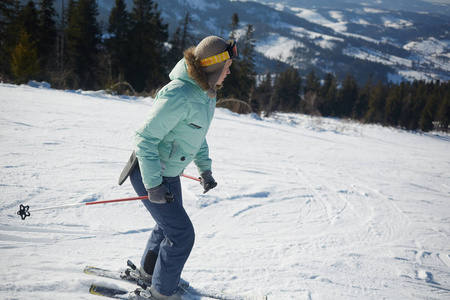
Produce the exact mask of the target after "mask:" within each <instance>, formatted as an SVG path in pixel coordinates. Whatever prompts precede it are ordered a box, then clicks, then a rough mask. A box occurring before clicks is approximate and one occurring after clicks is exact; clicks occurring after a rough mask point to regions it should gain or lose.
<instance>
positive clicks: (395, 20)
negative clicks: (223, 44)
mask: <svg viewBox="0 0 450 300" xmlns="http://www.w3.org/2000/svg"><path fill="white" fill-rule="evenodd" d="M60 1H61V0H60ZM155 2H156V3H158V7H159V9H160V10H161V12H162V17H163V20H164V22H166V23H168V24H169V31H170V32H173V31H175V29H176V27H177V26H178V25H179V24H180V21H181V20H182V19H183V18H184V16H185V14H186V12H187V11H189V12H190V16H191V20H192V22H191V29H192V33H193V34H194V35H195V36H197V37H198V38H199V39H200V38H201V37H203V36H207V35H220V36H223V37H225V38H226V37H227V36H228V34H229V30H230V23H231V16H232V15H233V13H238V15H239V19H240V28H241V29H242V30H241V31H242V32H243V30H244V28H245V26H246V25H247V24H252V25H253V27H254V29H255V32H254V36H255V39H256V52H257V53H256V55H257V58H256V63H257V72H258V73H259V74H262V73H265V72H267V71H271V72H276V71H277V70H278V69H279V68H280V64H279V63H278V62H277V61H278V60H280V61H281V62H282V64H281V67H283V66H286V65H292V66H294V67H296V68H298V70H299V72H300V74H301V75H302V76H306V75H307V74H308V73H309V72H310V71H311V70H313V69H314V71H315V72H316V74H317V75H318V76H319V77H323V76H324V74H325V73H327V72H332V73H334V74H335V75H336V76H337V77H338V79H339V80H342V79H343V78H344V77H345V75H346V74H347V73H348V72H350V73H352V74H353V75H354V76H355V78H357V79H358V80H359V82H360V83H363V82H365V80H366V79H367V78H368V77H369V76H370V75H372V76H373V77H374V78H375V79H381V80H382V81H384V82H388V81H393V82H398V81H401V80H414V79H416V80H427V81H429V80H443V81H447V80H450V22H449V17H448V16H449V15H450V12H449V11H450V5H449V4H435V3H430V2H426V1H419V0H396V1H394V2H392V1H386V0H366V1H364V2H363V3H361V2H360V1H356V0H320V1H319V0H286V1H283V2H281V3H280V2H276V1H270V0H259V1H230V0H228V1H225V0H221V1H219V0H208V1H207V0H190V1H188V0H164V1H161V0H157V1H155ZM126 3H127V8H128V9H129V10H131V7H132V0H126ZM98 4H99V12H100V16H99V19H100V20H102V22H103V23H104V24H107V20H108V16H109V11H110V9H111V8H112V7H113V6H114V1H113V0H98ZM55 7H56V5H55ZM57 11H58V12H59V10H58V8H57Z"/></svg>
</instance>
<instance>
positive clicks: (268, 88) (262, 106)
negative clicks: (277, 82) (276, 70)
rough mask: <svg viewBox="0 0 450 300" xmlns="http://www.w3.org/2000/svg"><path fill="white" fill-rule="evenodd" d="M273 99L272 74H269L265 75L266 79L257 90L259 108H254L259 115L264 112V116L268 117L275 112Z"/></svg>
mask: <svg viewBox="0 0 450 300" xmlns="http://www.w3.org/2000/svg"><path fill="white" fill-rule="evenodd" d="M272 98H273V84H272V74H271V73H270V72H268V73H266V75H264V79H263V80H262V81H261V83H260V85H259V86H258V88H257V89H256V99H257V100H258V107H256V108H254V110H256V111H258V113H261V112H264V116H265V117H268V116H269V115H270V113H271V112H272V111H273V108H272Z"/></svg>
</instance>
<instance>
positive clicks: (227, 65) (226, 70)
mask: <svg viewBox="0 0 450 300" xmlns="http://www.w3.org/2000/svg"><path fill="white" fill-rule="evenodd" d="M232 63H233V61H232V60H231V59H228V60H227V61H225V67H224V68H223V71H222V74H221V75H220V77H219V80H218V81H217V85H222V83H223V81H224V80H225V78H227V75H228V74H230V66H231V64H232Z"/></svg>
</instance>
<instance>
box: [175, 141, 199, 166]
mask: <svg viewBox="0 0 450 300" xmlns="http://www.w3.org/2000/svg"><path fill="white" fill-rule="evenodd" d="M193 159H194V155H193V154H189V153H187V152H186V151H184V150H183V149H182V148H181V147H180V145H179V144H178V142H177V140H174V141H173V143H172V151H171V153H170V157H169V160H170V161H173V162H181V163H185V164H188V163H190V162H191V161H192V160H193Z"/></svg>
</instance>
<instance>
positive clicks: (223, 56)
mask: <svg viewBox="0 0 450 300" xmlns="http://www.w3.org/2000/svg"><path fill="white" fill-rule="evenodd" d="M227 59H230V54H229V53H228V50H227V51H225V52H222V53H220V54H217V55H214V56H211V57H207V58H204V59H202V60H200V65H201V66H202V67H208V66H212V65H215V64H218V63H220V62H223V61H225V60H227Z"/></svg>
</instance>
